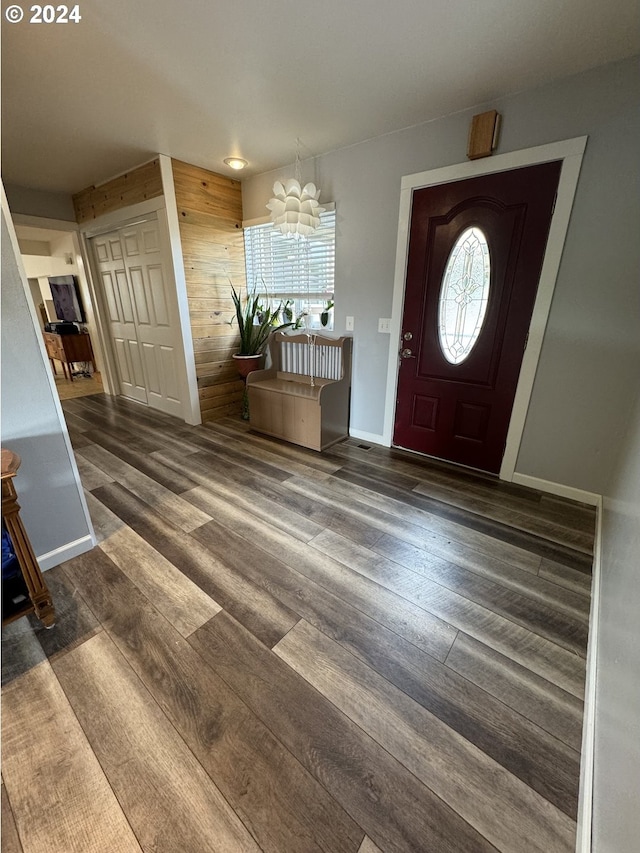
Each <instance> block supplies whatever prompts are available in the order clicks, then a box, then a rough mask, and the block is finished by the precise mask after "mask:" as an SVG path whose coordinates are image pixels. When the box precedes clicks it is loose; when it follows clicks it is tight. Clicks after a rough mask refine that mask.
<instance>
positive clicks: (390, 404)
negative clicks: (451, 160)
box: [383, 136, 587, 480]
mask: <svg viewBox="0 0 640 853" xmlns="http://www.w3.org/2000/svg"><path fill="white" fill-rule="evenodd" d="M586 144H587V137H586V136H581V137H577V138H575V139H567V140H563V141H561V142H552V143H550V144H548V145H540V146H537V147H535V148H525V149H523V150H521V151H512V152H509V153H507V154H498V155H496V156H495V157H491V158H486V159H482V160H471V161H469V162H467V163H458V164H456V165H452V166H445V167H443V168H440V169H433V170H430V171H427V172H418V173H416V174H414V175H405V176H404V177H403V178H402V183H401V191H400V214H399V218H398V241H397V247H396V266H395V276H394V285H393V307H392V314H391V317H392V319H391V342H393V341H394V340H395V341H398V342H399V341H400V335H401V332H402V329H401V326H402V312H403V307H404V289H405V278H406V269H407V257H408V253H409V228H410V223H411V202H412V197H413V191H414V190H416V189H422V188H424V187H431V186H436V185H437V184H446V183H449V182H451V181H459V180H464V179H465V178H473V177H476V176H478V175H490V174H492V173H494V172H504V171H507V170H510V169H519V168H522V167H523V166H533V165H536V164H538V163H547V162H549V161H552V160H562V161H563V162H562V170H561V173H560V182H559V184H558V197H557V199H556V207H555V211H554V213H553V217H552V220H551V228H550V231H549V239H548V241H547V247H546V250H545V255H544V261H543V264H542V271H541V273H540V283H539V285H538V292H537V295H536V301H535V305H534V308H533V315H532V317H531V325H530V327H529V340H528V343H527V349H526V351H525V354H524V358H523V360H522V367H521V369H520V376H519V378H518V385H517V389H516V396H515V400H514V404H513V411H512V413H511V421H510V424H509V431H508V434H507V443H506V447H505V452H504V457H503V460H502V466H501V468H500V479H502V480H512V479H513V476H514V473H515V468H516V462H517V458H518V452H519V450H520V442H521V440H522V435H523V432H524V426H525V421H526V416H527V410H528V407H529V402H530V400H531V393H532V390H533V381H534V378H535V374H536V369H537V366H538V360H539V358H540V351H541V349H542V341H543V338H544V332H545V328H546V325H547V320H548V317H549V311H550V309H551V300H552V298H553V291H554V288H555V284H556V279H557V276H558V269H559V267H560V259H561V257H562V251H563V248H564V241H565V237H566V234H567V230H568V228H569V219H570V216H571V209H572V207H573V200H574V197H575V192H576V187H577V184H578V177H579V175H580V167H581V165H582V157H583V154H584V150H585V148H586ZM398 348H399V347H398ZM398 348H396V347H394V346H390V347H389V366H388V370H387V390H386V395H385V400H386V402H385V415H384V431H383V439H384V443H385V445H386V446H388V447H391V445H392V442H393V423H394V415H395V409H396V398H397V390H398V368H399V359H398V351H397V350H398Z"/></svg>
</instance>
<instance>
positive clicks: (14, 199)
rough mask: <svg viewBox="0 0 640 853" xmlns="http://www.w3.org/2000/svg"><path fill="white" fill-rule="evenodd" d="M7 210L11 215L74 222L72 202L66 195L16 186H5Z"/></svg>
mask: <svg viewBox="0 0 640 853" xmlns="http://www.w3.org/2000/svg"><path fill="white" fill-rule="evenodd" d="M4 189H5V192H6V194H7V200H8V201H9V209H10V210H11V212H12V213H13V214H16V213H23V214H25V215H27V216H41V217H43V218H45V219H63V220H65V221H66V222H74V223H75V221H76V214H75V211H74V209H73V201H72V199H71V196H70V195H67V194H66V193H52V192H48V191H47V190H33V189H30V188H29V187H21V186H18V184H8V183H7V184H5V185H4Z"/></svg>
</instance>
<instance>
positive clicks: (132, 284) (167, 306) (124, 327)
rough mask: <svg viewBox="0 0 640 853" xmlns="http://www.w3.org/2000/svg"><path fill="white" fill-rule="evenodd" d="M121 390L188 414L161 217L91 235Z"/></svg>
mask: <svg viewBox="0 0 640 853" xmlns="http://www.w3.org/2000/svg"><path fill="white" fill-rule="evenodd" d="M91 244H92V246H93V254H94V258H95V263H96V268H97V271H98V277H99V282H100V287H101V290H102V294H103V297H104V300H103V301H104V306H105V308H106V311H107V319H108V327H109V333H110V338H111V346H112V350H113V355H114V358H115V362H116V368H117V374H118V380H119V383H120V394H121V395H122V396H123V397H129V398H130V399H133V400H138V401H139V402H141V403H146V404H147V405H149V406H150V407H151V408H154V409H160V410H161V411H163V412H167V413H168V414H171V415H176V416H177V417H182V414H183V413H182V403H181V400H180V382H179V376H180V371H179V364H180V359H179V352H178V350H177V347H178V346H179V340H180V337H179V335H178V329H177V322H176V321H173V322H172V313H173V312H172V311H171V305H172V301H171V297H170V294H169V293H168V290H167V275H166V269H165V268H164V266H163V262H162V257H161V253H160V235H159V231H158V222H157V221H153V220H152V221H148V222H139V223H136V224H135V225H131V226H129V227H122V228H118V229H117V230H116V231H111V232H109V233H108V234H100V235H99V236H97V237H92V238H91Z"/></svg>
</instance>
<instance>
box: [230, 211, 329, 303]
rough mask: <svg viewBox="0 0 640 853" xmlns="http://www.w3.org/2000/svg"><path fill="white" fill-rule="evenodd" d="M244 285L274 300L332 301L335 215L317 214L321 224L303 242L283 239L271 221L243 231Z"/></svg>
mask: <svg viewBox="0 0 640 853" xmlns="http://www.w3.org/2000/svg"><path fill="white" fill-rule="evenodd" d="M244 247H245V263H246V272H247V286H248V288H249V289H250V290H253V289H254V288H255V290H256V292H257V293H266V294H268V295H269V296H270V297H272V298H276V299H282V300H286V299H292V300H296V301H298V300H299V301H301V302H309V303H311V304H320V303H326V302H327V301H329V300H332V299H333V293H334V278H335V257H336V212H335V209H334V210H326V211H325V212H324V213H322V214H320V225H319V226H318V228H317V229H316V230H315V231H314V232H313V234H311V235H310V236H309V237H307V238H306V239H301V240H295V239H292V238H291V237H288V238H287V237H284V236H283V235H282V234H281V233H280V232H279V231H278V230H276V229H275V228H274V227H273V224H272V223H271V222H265V223H263V224H260V225H249V226H247V227H245V229H244Z"/></svg>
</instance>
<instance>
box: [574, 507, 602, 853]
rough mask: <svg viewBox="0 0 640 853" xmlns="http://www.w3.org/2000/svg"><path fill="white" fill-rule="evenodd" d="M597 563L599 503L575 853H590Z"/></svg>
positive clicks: (599, 573) (599, 541) (600, 554)
mask: <svg viewBox="0 0 640 853" xmlns="http://www.w3.org/2000/svg"><path fill="white" fill-rule="evenodd" d="M601 559H602V503H600V505H599V507H598V519H597V524H596V540H595V547H594V550H593V580H592V583H591V613H590V616H589V643H588V646H587V674H586V682H585V688H584V717H583V721H582V751H581V756H580V793H579V796H578V828H577V834H576V853H590V851H591V828H592V823H593V769H594V758H595V719H596V681H597V676H598V672H597V657H598V621H599V614H600V577H601Z"/></svg>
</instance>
